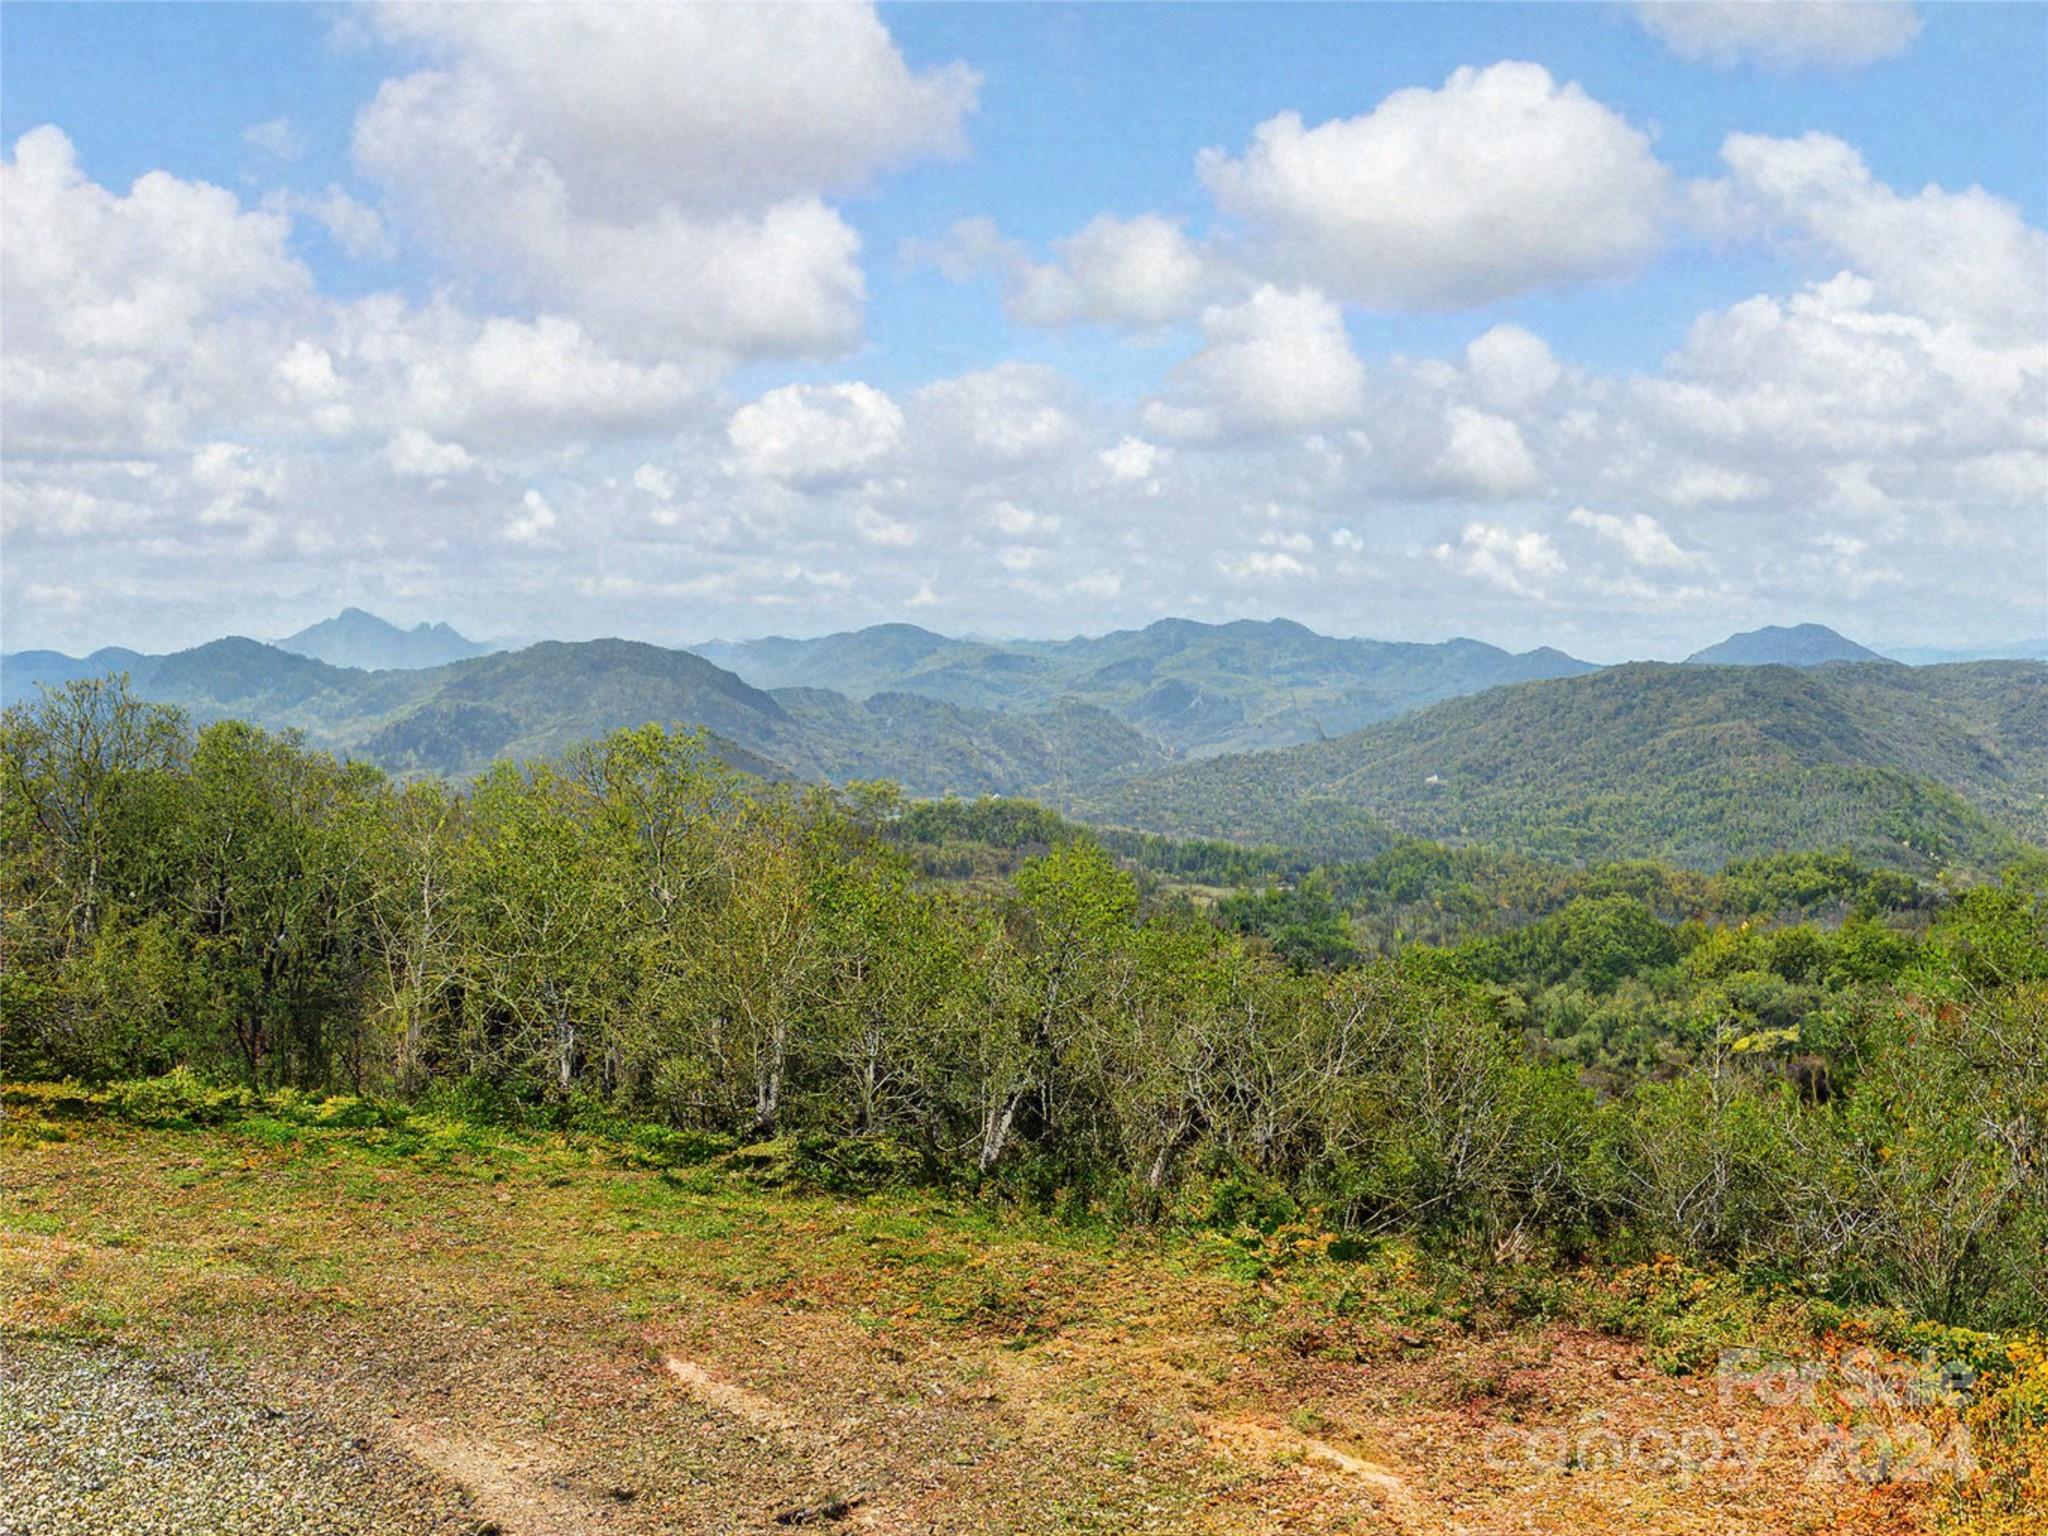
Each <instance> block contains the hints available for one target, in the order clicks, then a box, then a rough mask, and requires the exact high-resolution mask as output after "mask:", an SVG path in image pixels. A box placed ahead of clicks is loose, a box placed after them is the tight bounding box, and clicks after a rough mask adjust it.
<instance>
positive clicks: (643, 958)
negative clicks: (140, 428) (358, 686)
mask: <svg viewBox="0 0 2048 1536" xmlns="http://www.w3.org/2000/svg"><path fill="white" fill-rule="evenodd" d="M0 778H4V783H5V785H6V788H7V793H6V795H5V796H4V799H0V817H4V830H5V832H6V840H5V857H4V860H0V899H4V904H5V911H6V919H7V920H6V923H5V925H4V928H0V942H4V944H5V946H6V948H5V953H4V956H0V958H4V961H5V964H4V966H0V977H4V990H0V1028H4V1037H0V1046H4V1050H5V1065H6V1067H7V1069H8V1071H9V1072H10V1073H11V1074H13V1075H28V1074H34V1075H40V1076H64V1075H67V1074H70V1075H76V1076H77V1077H78V1078H80V1079H82V1080H84V1081H86V1082H89V1083H107V1084H111V1085H112V1086H110V1087H108V1088H107V1089H106V1090H105V1095H104V1102H105V1103H106V1104H107V1105H108V1106H109V1107H110V1108H112V1110H113V1111H114V1112H115V1113H119V1114H122V1115H124V1116H127V1117H130V1118H133V1119H137V1120H140V1121H143V1122H145V1123H149V1124H164V1125H209V1124H217V1123H220V1122H222V1121H224V1120H227V1119H235V1118H241V1119H244V1120H248V1121H249V1122H250V1123H251V1124H252V1125H253V1124H257V1123H259V1122H260V1125H261V1127H262V1133H263V1134H264V1135H267V1136H271V1137H273V1138H277V1139H281V1140H285V1141H291V1140H301V1139H305V1138H308V1137H314V1136H318V1135H321V1134H326V1133H329V1132H334V1131H338V1130H341V1129H344V1128H349V1127H360V1128H362V1130H363V1133H364V1134H365V1135H374V1136H376V1137H377V1138H379V1141H378V1144H379V1145H380V1146H382V1147H384V1148H386V1149H387V1150H388V1151H389V1152H390V1153H391V1154H392V1155H416V1154H418V1153H420V1152H422V1151H437V1152H439V1153H441V1154H446V1155H455V1153H457V1152H459V1151H460V1150H461V1149H462V1148H463V1147H465V1146H470V1145H475V1144H478V1138H481V1137H484V1136H485V1134H486V1129H487V1128H488V1127H490V1126H505V1127H509V1128H513V1129H548V1130H552V1131H558V1132H562V1133H566V1134H569V1135H572V1136H588V1137H592V1138H596V1139H599V1140H601V1141H602V1142H603V1143H604V1144H605V1145H606V1146H608V1147H610V1148H611V1149H612V1150H613V1154H614V1155H617V1156H622V1157H627V1158H630V1159H631V1160H633V1161H635V1162H638V1163H642V1164H644V1165H648V1166H655V1167H661V1168H674V1167H681V1166H686V1165H690V1164H693V1163H705V1162H711V1161H716V1162H718V1163H720V1164H721V1165H722V1166H724V1167H726V1168H727V1169H728V1170H730V1171H733V1172H735V1173H742V1172H743V1173H745V1174H746V1175H747V1176H749V1177H757V1178H763V1179H769V1180H773V1181H781V1182H796V1183H801V1184H804V1185H806V1186H809V1187H815V1188H821V1189H827V1190H832V1191H838V1192H843V1193H848V1194H857V1193H860V1192H862V1191H865V1190H870V1189H874V1188H877V1187H880V1186H882V1185H886V1184H898V1183H930V1184H935V1185H939V1186H947V1187H959V1188H967V1189H978V1190H980V1191H983V1192H984V1193H986V1194H989V1195H992V1196H999V1197H1006V1198H1012V1199H1016V1200H1019V1201H1024V1202H1029V1203H1033V1204H1037V1205H1040V1206H1043V1207H1044V1208H1046V1209H1048V1210H1056V1211H1059V1212H1061V1213H1062V1214H1063V1215H1064V1216H1066V1217H1068V1218H1070V1219H1073V1220H1077V1221H1096V1220H1104V1219H1110V1220H1137V1221H1160V1220H1174V1219H1183V1220H1190V1219H1192V1220H1199V1221H1202V1222H1204V1223H1206V1224H1209V1225H1212V1226H1216V1227H1219V1228H1222V1229H1223V1230H1226V1231H1227V1232H1229V1233H1230V1234H1232V1236H1231V1237H1230V1239H1229V1240H1230V1241H1231V1242H1233V1243H1236V1244H1237V1245H1238V1247H1239V1248H1240V1249H1241V1250H1242V1253H1243V1255H1244V1262H1245V1263H1246V1264H1248V1265H1263V1266H1270V1265H1274V1264H1279V1263H1284V1262H1291V1260H1290V1259H1289V1257H1288V1256H1289V1255H1291V1254H1295V1253H1297V1252H1300V1251H1303V1250H1302V1248H1301V1245H1302V1244H1303V1243H1306V1244H1308V1247H1309V1248H1310V1249H1314V1250H1316V1251H1318V1252H1319V1251H1320V1247H1319V1246H1318V1245H1319V1243H1320V1238H1318V1237H1317V1236H1316V1235H1315V1234H1314V1233H1313V1232H1311V1231H1307V1230H1306V1229H1307V1228H1310V1227H1314V1226H1316V1225H1318V1224H1328V1225H1333V1226H1335V1227H1337V1228H1339V1229H1341V1230H1342V1231H1343V1232H1344V1233H1345V1234H1346V1235H1347V1237H1348V1239H1349V1240H1351V1241H1352V1242H1354V1243H1365V1242H1367V1241H1369V1240H1374V1239H1378V1238H1382V1237H1394V1236H1399V1237H1402V1238H1404V1239H1407V1240H1411V1241H1414V1242H1417V1243H1421V1244H1425V1245H1427V1246H1429V1247H1431V1248H1433V1249H1437V1250H1445V1251H1456V1252H1459V1253H1463V1254H1466V1255H1472V1254H1494V1255H1497V1254H1523V1253H1539V1254H1547V1255H1551V1256H1556V1257H1561V1258H1569V1257H1573V1256H1577V1255H1581V1254H1601V1253H1606V1254H1611V1255H1619V1256H1624V1257H1639V1256H1643V1255H1647V1254H1651V1253H1655V1252H1659V1251H1661V1252H1665V1253H1670V1254H1675V1255H1678V1256H1679V1257H1681V1258H1682V1259H1684V1260H1686V1261H1687V1262H1689V1263H1712V1264H1715V1265H1718V1266H1723V1267H1725V1268H1727V1269H1730V1270H1732V1271H1737V1272H1745V1273H1750V1274H1754V1275H1769V1276H1773V1277H1777V1279H1778V1280H1780V1281H1781V1282H1783V1283H1787V1284H1796V1285H1798V1286H1800V1287H1803V1288H1805V1289H1806V1290H1807V1291H1809V1292H1810V1293H1812V1294H1814V1295H1818V1296H1822V1297H1825V1298H1828V1299H1831V1300H1834V1301H1837V1302H1841V1303H1845V1304H1847V1303H1854V1304H1857V1305H1864V1304H1868V1303H1872V1302H1875V1303H1881V1304H1885V1305H1896V1306H1902V1307H1906V1308H1909V1309H1910V1310H1912V1311H1913V1312H1915V1313H1917V1314H1920V1315H1924V1316H1927V1317H1931V1318H1935V1319H1938V1320H1942V1321H1946V1322H1951V1323H1977V1324H1980V1325H1981V1324H1985V1323H1989V1324H1993V1325H1998V1326H2004V1325H2006V1324H2009V1323H2010V1324H2018V1323H2038V1322H2039V1321H2040V1320H2041V1319H2042V1318H2043V1317H2044V1316H2048V1293H2044V1290H2043V1286H2042V1276H2041V1268H2040V1264H2039V1262H2038V1259H2039V1254H2040V1252H2041V1251H2042V1246H2043V1244H2044V1242H2048V958H2044V956H2048V942H2044V939H2048V933H2044V911H2048V908H2044V902H2043V897H2042V894H2041V890H2040V888H2039V885H2038V884H2036V883H2032V882H2030V881H2028V880H2027V879H2024V878H2022V879H2020V880H2016V881H2015V882H2013V883H2010V884H2007V885H2002V886H1983V887H1975V888H1969V889H1964V890H1961V891H1960V892H1959V893H1958V894H1955V895H1953V896H1948V895H1938V894H1931V893H1929V892H1927V891H1925V890H1923V889H1921V888H1919V887H1904V886H1900V885H1898V884H1896V883H1894V882H1891V881H1889V880H1888V879H1887V878H1884V877H1879V876H1876V875H1874V874H1873V873H1872V872H1870V871H1869V870H1867V869H1866V868H1865V867H1864V866H1861V865H1858V864H1856V863H1854V862H1853V861H1849V860H1846V859H1843V858H1841V857H1839V856H1836V855H1826V856H1784V857H1777V858H1773V859H1769V860H1760V861H1757V862H1755V863H1752V864H1749V865H1744V866H1740V867H1734V868H1731V869H1729V870H1727V871H1724V872H1723V873H1721V874H1719V875H1713V876H1709V875H1705V874H1701V873H1698V872H1686V871H1683V870H1674V869H1670V868H1668V867H1665V866H1661V865H1657V864H1653V863H1647V862H1643V861H1630V862H1627V863H1622V864H1616V865H1610V866H1603V867H1594V868H1583V869H1562V868H1559V867H1557V866H1545V865H1539V864H1536V863H1534V862H1531V861H1528V860H1519V859H1513V858H1495V857H1493V856H1483V855H1480V854H1478V853H1476V852H1475V851H1472V850H1451V849H1447V848H1441V847H1429V846H1422V845H1417V844H1404V845H1400V846H1398V847H1392V848H1388V849H1386V850H1384V851H1382V852H1380V853H1377V854H1375V856H1374V857H1373V858H1371V859H1369V860H1366V861H1362V862H1361V863H1358V864H1351V865H1340V866H1336V867H1333V868H1330V869H1327V870H1310V869H1307V868H1301V867H1296V868H1293V869H1291V870H1279V869H1272V870H1266V871H1261V874H1262V878H1261V879H1260V880H1259V881H1258V882H1257V888H1256V889H1254V890H1251V891H1247V892H1244V893H1242V894H1240V895H1239V896H1236V897H1226V898H1225V899H1223V900H1222V901H1220V902H1219V903H1218V904H1217V906H1216V908H1215V910H1214V911H1213V913H1212V912H1205V911H1204V910H1202V909H1201V908H1200V907H1198V906H1197V905H1195V904H1194V903H1193V902H1192V901H1190V900H1185V899H1177V898H1176V897H1175V896H1174V895H1173V894H1172V893H1171V892H1170V891H1167V890H1164V889H1162V885H1163V882H1162V881H1161V880H1160V877H1159V874H1158V872H1157V871H1156V870H1154V869H1149V868H1146V867H1144V865H1143V864H1142V862H1141V861H1139V860H1136V859H1133V858H1132V857H1131V855H1130V854H1129V853H1128V852H1126V853H1125V854H1124V855H1123V856H1122V857H1120V856H1119V853H1118V851H1116V850H1113V849H1112V848H1109V847H1106V846H1104V845H1103V844H1102V843H1101V842H1098V841H1097V840H1095V839H1093V838H1090V837H1087V836H1083V835H1080V834H1078V833H1077V832H1075V831H1074V830H1073V829H1072V828H1071V827H1069V826H1067V825H1066V824H1063V823H1060V822H1059V821H1058V820H1057V818H1052V817H1049V816H1048V815H1047V813H1045V812H1043V811H1040V810H1039V809H1037V808H1036V807H1030V806H1010V805H1006V804H1003V803H1001V802H980V803H974V804H954V805H950V806H945V807H941V808H939V809H936V810H925V809H920V808H915V807H912V808H908V809H906V808H905V807H904V806H903V805H902V804H901V803H900V802H899V800H898V799H897V797H896V796H895V794H894V792H893V791H891V790H890V789H888V788H887V787H884V786H876V785H871V784H868V785H861V786H858V787H855V788H853V789H850V790H848V791H847V792H845V793H835V792H829V791H825V790H816V789H812V790H804V789H799V788H796V787H793V786H790V785H787V784H780V785H778V784H771V783H766V782H763V781H762V780H760V779H758V778H750V777H747V776H744V775H742V774H740V773H738V772H736V771H735V770H733V769H732V768H731V766H730V765H729V763H728V761H727V760H726V758H725V756H724V755H723V754H722V753H721V752H720V751H719V750H718V748H717V746H716V744H715V743H712V742H710V741H708V740H706V739H705V738H703V737H701V736H692V735H679V734H675V733H671V732H669V731H666V730H664V729H662V728H660V727H658V726H647V727H642V728H639V729H635V730H630V731H624V732H618V733H615V734H613V735H611V736H609V737H606V738H603V739H601V740H598V741H595V742H592V743H589V744H586V745H584V746H582V747H579V748H577V749H575V750H573V751H571V752H568V753H566V754H564V755H563V756H561V757H560V758H559V759H557V760H555V761H552V762H548V763H536V764H531V765H528V766H525V767H514V766H512V765H503V766H500V767H498V768H496V769H494V770H492V772H491V773H489V774H488V775H486V776H485V777H484V779H483V780H482V781H481V782H479V783H478V784H476V785H475V786H473V787H472V788H471V789H469V790H468V791H467V792H460V793H458V792H455V791H451V790H448V789H445V788H441V787H436V786H425V785H422V786H412V787H404V786H400V785H396V784H393V783H391V782H389V781H387V780H386V779H384V778H383V777H381V776H380V775H378V774H377V773H375V772H373V771H371V770H367V769H364V768H362V767H360V766H354V765H347V764H341V763H337V762H335V761H334V760H333V759H331V758H328V757H326V756H324V755H322V754H319V753H316V752H311V751H308V750H307V749H306V748H305V747H304V746H303V745H302V744H301V743H299V742H298V741H296V740H295V739H292V738H290V737H278V736H269V735H266V734H264V733H262V732H260V731H256V730H254V729H253V728H250V727H248V726H244V725H240V724H237V723H233V722H223V723H217V724H214V725H210V726H208V727H206V728H205V729H203V730H202V731H200V732H198V733H196V734H194V733H193V732H191V731H190V730H189V729H187V727H186V726H185V725H184V723H183V721H182V720H180V719H179V718H178V717H176V716H175V715H172V714H169V713H167V712H164V711H161V710H156V709H153V708H151V707H149V706H143V705H138V704H137V703H136V702H135V701H134V700H133V699H132V698H131V697H129V696H128V695H127V694H126V693H125V692H124V691H123V690H121V689H119V688H117V687H109V686H105V685H100V684H92V683H87V684H77V685H72V686H71V687H70V688H69V689H67V690H65V691H62V692H60V693H58V694H56V695H53V696H52V697H50V698H49V699H47V700H46V701H45V702H44V704H42V705H41V706H40V707H39V708H37V709H35V710H30V711H16V712H10V713H9V714H8V716H7V717H6V722H5V727H4V732H0ZM906 828H907V829H909V830H907V831H906ZM985 839H987V840H994V841H985ZM969 844H972V845H973V846H975V847H980V848H991V847H995V846H997V845H998V844H1001V845H1002V846H1003V847H1004V848H1005V849H1006V850H1007V852H1008V854H1009V855H1011V856H1014V858H1015V861H1016V862H1015V869H1014V874H1013V875H1012V876H1010V877H1009V878H1007V879H991V880H984V881H979V882H976V883H975V884H973V885H972V886H970V887H969V888H966V889H962V888H960V887H958V886H956V885H948V884H944V883H934V882H932V881H929V880H920V879H919V878H918V877H917V870H916V866H915V864H914V863H913V860H912V858H911V857H910V855H909V853H907V852H906V850H913V851H914V850H915V849H918V848H930V847H948V846H952V847H963V846H968V845H969ZM1140 852H1142V853H1146V854H1147V855H1148V856H1162V857H1171V856H1173V851H1172V850H1170V849H1163V848H1160V847H1158V846H1153V847H1150V848H1149V849H1147V848H1144V847H1141V848H1140ZM1207 856H1208V855H1207V854H1202V855H1200V857H1207ZM1260 857H1262V858H1263V857H1265V855H1263V854H1262V855H1260ZM1134 862H1136V863H1139V868H1137V869H1135V870H1134V869H1133V868H1131V867H1128V866H1129V865H1130V864H1131V863H1134ZM1141 877H1142V878H1141ZM1276 877H1277V878H1276ZM1432 903H1433V904H1435V905H1436V908H1437V914H1438V917H1437V920H1438V921H1440V922H1441V923H1442V924H1443V925H1444V929H1445V931H1447V932H1448V933H1450V934H1454V935H1456V934H1458V933H1459V925H1461V924H1467V923H1469V924H1470V925H1471V926H1470V929H1469V931H1465V932H1463V933H1462V935H1459V937H1460V941H1459V942H1457V943H1456V944H1454V945H1452V946H1449V947H1443V948H1438V947H1432V946H1428V945H1418V944H1407V945H1402V946H1389V947H1392V948H1394V949H1395V950H1396V952H1395V953H1393V954H1391V955H1385V954H1381V955H1374V954H1372V950H1373V949H1374V948H1375V947H1376V946H1375V945H1373V944H1372V943H1369V942H1364V943H1356V944H1355V946H1354V944H1353V943H1352V942H1350V940H1351V937H1352V936H1353V935H1356V934H1357V931H1358V929H1359V928H1360V927H1362V926H1369V924H1370V921H1371V920H1372V919H1373V918H1375V917H1384V916H1386V915H1387V914H1388V913H1389V912H1399V913H1403V914H1415V913H1418V912H1419V911H1420V910H1421V909H1422V908H1423V906H1424V905H1425V904H1432ZM1788 908H1789V909H1790V911H1791V913H1792V914H1793V915H1795V916H1798V917H1805V918H1812V919H1815V920H1812V921H1796V922H1785V921H1780V920H1779V919H1781V918H1782V917H1783V916H1785V915H1786V912H1787V909H1788ZM1752 909H1754V910H1755V911H1756V912H1757V913H1758V914H1759V915H1758V916H1756V917H1751V916H1741V917H1736V916H1733V914H1735V913H1746V912H1749V911H1751V910H1752ZM1516 912H1519V913H1520V914H1522V915H1521V916H1520V918H1519V920H1511V919H1510V918H1509V917H1508V916H1506V915H1504V914H1510V913H1516ZM1857 914H1862V915H1857ZM1880 919H1882V920H1880ZM1347 930H1348V932H1347ZM1354 947H1355V948H1356V949H1357V950H1359V951H1361V952H1362V953H1361V955H1359V956H1353V955H1352V954H1350V953H1349V951H1350V950H1351V949H1352V948H1354ZM1354 960H1355V962H1356V963H1353V962H1354ZM408 1105H409V1106H410V1107H409V1108H408V1107H407V1106H408ZM1297 1229H1299V1230H1297ZM1246 1233H1249V1234H1253V1235H1252V1236H1241V1234H1246ZM1324 1235H1325V1236H1327V1234H1324ZM969 1301H970V1302H972V1299H971V1298H970V1299H969ZM972 1304H973V1305H980V1303H978V1302H972ZM990 1305H991V1306H995V1307H996V1308H997V1310H1001V1309H1002V1308H1003V1307H1005V1306H1007V1305H1008V1303H1007V1302H1004V1301H1003V1298H1002V1297H1000V1296H997V1297H995V1298H994V1300H993V1301H991V1302H990ZM1706 1336H1707V1333H1705V1332H1702V1333H1701V1334H1700V1337H1701V1338H1705V1337H1706ZM1674 1347H1676V1346H1674ZM1686 1348H1687V1349H1690V1348H1691V1346H1690V1345H1687V1346H1686ZM1680 1353H1681V1355H1682V1354H1683V1353H1684V1351H1681V1352H1680ZM1674 1358H1677V1356H1675V1357H1674Z"/></svg>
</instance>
